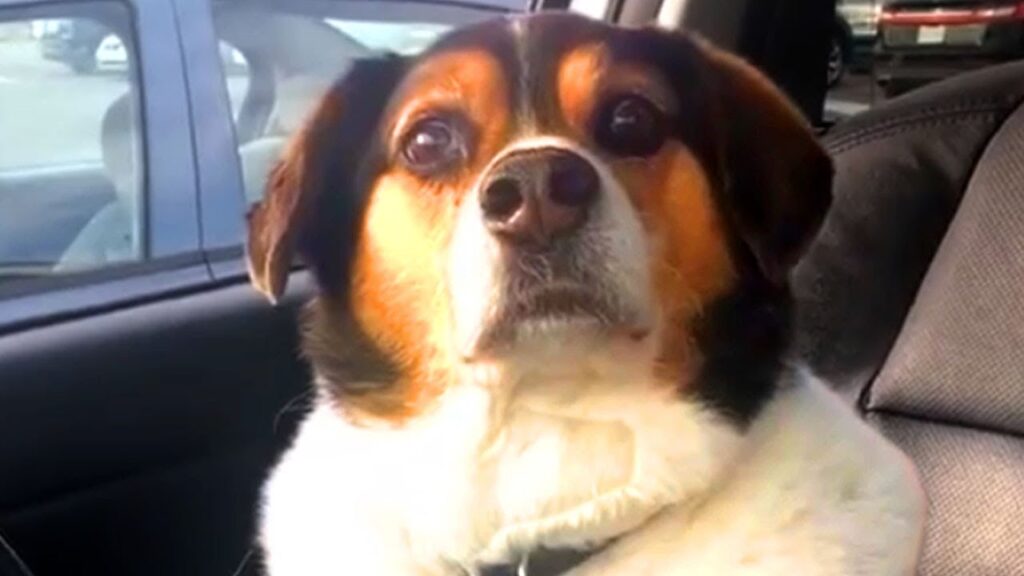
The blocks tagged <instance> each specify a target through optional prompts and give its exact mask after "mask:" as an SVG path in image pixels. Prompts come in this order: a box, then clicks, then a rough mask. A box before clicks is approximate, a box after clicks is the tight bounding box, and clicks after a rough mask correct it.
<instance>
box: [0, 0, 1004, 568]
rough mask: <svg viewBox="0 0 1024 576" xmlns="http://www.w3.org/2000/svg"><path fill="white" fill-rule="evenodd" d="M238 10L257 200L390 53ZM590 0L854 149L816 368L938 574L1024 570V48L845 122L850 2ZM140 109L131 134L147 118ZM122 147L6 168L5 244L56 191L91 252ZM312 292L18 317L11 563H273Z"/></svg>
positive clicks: (228, 24) (12, 355)
mask: <svg viewBox="0 0 1024 576" xmlns="http://www.w3.org/2000/svg"><path fill="white" fill-rule="evenodd" d="M565 5H566V4H565V3H564V2H561V3H557V5H556V3H555V2H552V3H551V4H550V5H547V4H545V3H544V2H534V3H532V4H531V6H532V7H533V8H534V9H563V8H564V7H565ZM236 6H237V5H234V4H228V3H225V4H219V5H215V6H214V16H215V18H216V22H217V28H218V34H219V35H220V36H221V37H222V39H223V40H224V41H226V42H227V43H228V44H230V45H231V46H233V47H235V48H237V49H238V50H239V51H240V52H241V53H242V54H243V55H244V57H245V60H246V63H247V70H248V72H247V73H248V75H249V83H250V84H249V89H248V91H247V92H246V95H245V97H244V99H243V100H242V103H241V104H240V108H239V109H238V110H236V111H235V112H236V116H237V117H238V120H237V123H236V137H237V138H238V140H239V141H238V145H239V155H240V163H239V164H240V168H239V169H240V171H241V173H242V178H243V180H244V184H245V193H246V199H247V200H248V201H249V202H250V203H251V202H254V201H257V200H258V199H259V198H260V197H261V194H262V188H263V185H264V182H265V178H266V173H267V171H268V170H269V167H270V166H272V164H273V162H274V160H275V159H276V157H277V155H278V154H279V153H280V150H281V147H282V146H283V144H284V142H285V141H286V138H287V135H288V134H289V133H291V132H293V131H294V130H295V129H296V128H297V127H298V126H299V125H300V124H301V122H302V119H303V115H304V113H305V112H306V111H307V110H308V109H309V107H310V106H311V105H312V104H313V102H315V100H316V98H317V96H318V95H319V94H321V93H322V91H323V90H324V89H326V87H327V86H328V85H329V82H331V81H332V80H333V79H334V77H335V76H336V75H338V74H340V73H343V71H344V70H345V66H346V64H347V63H348V62H350V61H351V58H353V57H354V56H355V55H360V54H364V53H366V52H364V51H365V50H366V49H365V47H361V45H359V44H358V43H357V42H355V41H354V40H352V39H351V38H347V37H345V36H344V35H342V34H340V33H338V32H337V31H336V30H333V29H330V28H329V27H327V26H326V25H323V22H322V20H321V19H317V18H314V17H303V16H298V15H296V16H294V17H288V16H283V15H281V14H280V13H277V14H276V15H275V14H271V13H267V12H261V11H260V10H258V9H252V10H249V9H248V8H246V9H241V8H236ZM569 7H570V8H571V9H575V10H578V11H581V12H584V13H587V14H591V15H594V16H597V17H604V18H608V19H610V20H615V21H618V22H620V23H624V24H639V23H644V22H649V21H652V20H657V21H658V22H659V23H660V24H662V25H671V26H683V27H685V28H688V29H692V30H697V31H699V32H700V33H701V34H703V35H705V36H707V37H709V38H710V39H712V40H713V41H716V42H718V43H719V44H721V45H723V46H726V47H729V48H732V49H734V50H735V51H737V52H739V53H741V54H743V55H744V56H745V57H747V58H748V59H750V60H751V61H752V62H754V63H755V64H757V65H758V66H760V67H761V68H762V69H763V70H765V71H766V73H767V74H768V75H769V76H771V77H772V78H773V79H774V80H775V81H776V82H777V83H779V84H780V85H781V86H782V87H783V89H784V90H785V91H786V92H787V93H788V94H789V95H790V96H791V97H792V98H793V100H794V101H795V102H796V103H797V104H798V106H799V107H800V108H801V109H802V110H803V111H804V112H805V113H806V114H807V116H808V119H809V121H810V122H812V123H813V124H815V125H816V127H817V128H818V129H819V132H820V133H821V138H822V142H823V144H824V145H825V147H826V148H827V150H828V151H829V152H830V153H831V154H832V156H833V158H834V162H835V167H836V179H835V183H834V201H833V206H832V208H831V210H830V212H829V215H828V216H827V218H826V221H825V223H824V225H823V228H822V231H821V233H820V234H819V236H818V238H817V239H816V241H815V242H814V244H813V245H812V246H811V248H810V250H809V251H808V253H807V254H806V256H805V257H804V259H803V260H802V261H801V262H800V263H799V265H798V266H797V268H796V269H795V271H794V273H793V276H792V279H791V281H792V286H793V289H794V293H795V297H796V301H797V311H798V316H797V334H796V345H795V349H794V351H793V354H794V359H795V360H797V361H802V362H806V363H807V364H808V365H809V367H810V368H811V369H812V370H813V371H815V372H816V373H818V374H819V375H821V376H822V377H823V378H825V379H826V380H827V381H828V382H829V383H830V384H831V385H833V386H834V388H835V390H836V391H837V392H838V393H839V394H840V395H841V396H842V397H843V398H844V399H846V400H847V401H848V402H849V405H850V406H851V408H852V409H855V410H857V411H859V413H860V414H862V416H863V417H864V418H865V419H866V420H867V421H868V422H869V423H871V424H872V425H873V426H876V427H877V428H878V429H879V430H881V431H882V432H883V433H884V434H885V435H886V436H887V437H889V438H891V439H892V440H893V441H894V442H896V443H897V444H898V445H899V446H900V447H901V448H902V449H903V450H904V451H905V452H906V453H907V454H908V455H909V456H910V457H911V458H912V459H913V461H914V463H915V464H916V465H917V467H918V469H919V471H920V474H921V477H922V480H923V482H924V485H925V488H926V491H927V495H928V499H929V519H928V528H927V534H926V539H925V547H924V552H923V557H922V560H921V564H920V571H919V573H920V574H922V575H925V576H961V575H989V574H991V575H994V576H996V575H998V576H1004V575H1012V574H1024V557H1022V556H1021V554H1019V550H1021V549H1024V534H1022V533H1021V531H1020V530H1019V529H1018V528H1019V520H1020V519H1021V518H1024V440H1022V437H1024V193H1022V191H1024V61H1021V60H1018V61H1013V62H1007V63H1002V64H997V65H992V66H986V67H984V68H982V69H979V70H975V71H968V72H965V73H962V74H958V75H956V76H954V77H952V78H949V79H945V80H941V81H937V82H934V83H931V84H928V85H926V86H923V87H921V88H917V89H915V90H913V91H910V92H908V93H906V94H904V95H901V96H899V97H896V98H894V99H889V100H886V101H884V102H882V103H880V104H877V105H875V106H873V107H871V109H870V110H867V111H865V112H862V113H858V114H856V115H852V116H850V117H849V118H843V119H842V120H840V121H834V120H831V119H826V118H825V116H824V114H823V110H824V108H825V102H826V98H827V97H828V94H827V77H826V70H827V67H828V52H829V46H830V40H831V39H830V33H831V32H830V31H831V30H832V29H833V24H832V23H833V21H834V18H835V6H834V4H833V3H832V2H822V1H816V0H736V1H735V2H731V3H730V4H729V8H730V9H728V10H726V9H723V8H722V6H721V4H720V3H719V0H686V1H683V0H663V1H659V0H615V1H612V2H607V3H602V2H595V1H586V2H579V1H578V2H570V3H569ZM233 11H234V12H233ZM238 14H241V15H240V16H239V15H238ZM295 34H300V35H303V36H304V37H309V38H314V39H318V38H320V36H319V35H320V34H322V41H316V42H315V44H316V46H317V47H316V50H317V56H316V58H313V59H312V60H311V59H310V57H309V56H308V55H306V54H299V53H295V52H294V50H296V48H295V44H294V43H289V42H287V41H283V40H284V39H286V38H288V37H289V36H290V35H295ZM268 38H280V39H282V41H280V42H274V41H268ZM311 61H313V62H317V63H318V64H317V65H316V66H315V67H310V65H309V63H310V62H311ZM126 101H127V100H126V99H122V100H119V102H120V104H115V105H114V106H113V107H112V108H111V110H110V111H109V112H108V116H110V118H109V119H108V122H110V123H114V122H115V121H118V115H121V116H120V120H119V121H120V122H123V121H124V120H125V118H126V117H125V116H123V114H124V113H125V109H126V108H129V107H127V106H125V105H124V102H126ZM106 123H107V122H105V124H106ZM765 145H766V146H770V145H771V143H765ZM107 152H108V148H107V147H106V146H105V147H104V161H105V163H106V166H107V168H106V169H104V168H103V167H102V166H99V167H89V168H86V169H75V170H71V171H55V172H53V173H46V174H43V175H41V176H39V177H38V178H35V177H30V176H28V175H14V176H7V175H3V176H0V177H2V178H3V179H2V180H0V229H2V230H4V235H5V236H6V235H7V230H8V228H7V227H8V226H11V227H12V228H11V229H15V228H14V227H15V226H18V225H22V226H27V224H20V222H18V221H15V218H14V217H13V216H10V215H8V216H5V215H4V212H5V210H4V209H3V208H2V207H3V206H4V202H5V201H7V200H6V199H5V196H4V194H5V193H6V191H9V190H15V191H16V195H17V196H19V197H21V194H23V193H24V194H36V195H37V197H38V198H41V199H40V200H37V201H35V203H34V204H33V206H32V208H31V210H27V211H23V212H21V213H20V215H19V216H18V217H17V218H18V219H25V218H28V219H30V220H29V221H30V222H31V219H32V218H39V220H38V221H39V222H41V221H44V220H45V221H46V222H47V223H48V225H50V226H54V227H57V228H59V229H61V230H64V231H66V232H65V234H64V235H63V236H61V238H62V239H63V240H62V241H66V242H67V244H65V246H67V245H70V244H71V241H72V239H73V238H74V237H75V236H76V235H77V236H81V235H82V234H85V233H86V232H85V230H82V229H83V228H84V227H86V224H87V223H88V222H89V220H90V219H92V218H100V214H101V213H102V210H104V209H105V208H104V206H107V205H109V204H110V203H111V202H114V201H115V198H116V197H117V195H116V193H115V190H116V185H115V184H114V182H116V181H117V178H116V173H118V172H119V171H122V169H120V168H111V166H112V164H111V162H110V160H112V159H114V158H115V155H116V154H118V152H116V151H115V150H114V149H113V148H111V149H110V150H109V152H110V153H111V155H112V156H111V158H107V156H106V155H107ZM122 152H123V150H122ZM121 158H123V155H122V156H121ZM115 162H116V160H115ZM106 170H111V172H109V173H108V172H106ZM72 183H73V184H74V189H75V190H76V191H77V194H78V199H77V200H76V201H75V205H76V206H80V208H76V210H80V212H78V211H76V212H75V213H73V214H69V213H66V212H65V213H61V212H60V211H59V210H56V211H55V212H54V213H49V212H47V213H46V217H45V219H44V218H42V216H38V215H39V214H41V213H43V212H45V211H47V210H48V208H47V206H48V204H47V202H49V200H47V199H46V198H47V194H48V191H50V190H52V191H60V190H64V189H68V187H69V186H70V185H71V184H72ZM54 193H56V192H54ZM9 214H10V213H9ZM26 215H27V216H26ZM79 231H80V232H79ZM0 247H2V246H0ZM51 252H52V253H61V252H57V251H56V250H51ZM2 281H3V280H2V279H0V282H2ZM312 293H313V287H312V282H311V280H310V279H309V278H308V277H307V276H306V274H305V273H304V272H303V271H301V270H297V271H296V272H295V277H294V278H293V279H292V282H291V286H290V288H289V292H288V294H287V295H286V297H285V299H284V300H283V301H282V302H281V303H280V304H279V305H278V306H276V307H270V306H268V305H266V303H265V302H264V301H263V300H262V299H261V298H260V297H259V296H258V295H257V294H256V293H255V292H254V291H253V290H252V289H251V288H250V287H249V285H248V283H247V279H246V278H245V276H244V272H240V273H238V274H236V275H235V276H234V277H231V278H226V279H221V280H219V281H218V282H216V283H213V284H211V285H209V286H208V287H206V288H205V289H202V290H193V291H187V292H179V293H171V294H169V295H165V296H161V297H159V298H152V299H148V300H145V301H139V302H134V303H131V304H130V305H118V306H111V307H109V308H102V309H94V310H89V311H87V312H84V313H82V314H79V315H77V316H74V317H71V318H65V319H62V320H60V321H53V320H48V321H46V322H40V323H37V324H31V325H18V326H16V327H15V328H10V329H6V331H5V330H4V329H3V328H2V324H0V438H3V440H0V463H3V465H2V466H0V469H2V471H0V575H3V576H8V575H17V576H25V575H29V574H32V575H35V576H63V575H69V574H76V575H77V574H86V575H92V574H95V575H135V574H139V575H143V574H145V575H162V574H167V575H185V574H188V575H201V576H205V575H210V576H231V575H235V574H258V573H259V567H258V562H256V561H254V560H253V559H252V558H251V556H252V551H253V541H252V535H253V527H254V522H255V518H256V514H257V510H258V501H259V489H260V485H261V483H262V481H263V480H264V478H265V476H266V473H267V470H268V469H269V467H270V465H271V464H272V463H273V462H274V461H275V459H276V458H277V456H278V455H279V454H280V452H281V450H282V449H283V447H284V446H285V445H286V443H287V441H288V440H289V438H290V437H291V435H292V433H293V431H294V427H295V424H296V422H297V421H298V417H299V415H301V414H302V412H303V410H305V409H306V408H307V407H308V406H309V402H308V401H309V398H310V394H311V393H312V391H311V389H310V388H309V386H308V382H309V378H310V375H309V373H308V370H307V368H306V365H305V364H304V362H303V361H302V359H301V357H300V356H299V354H298V341H297V318H298V317H299V316H300V314H301V309H302V304H303V303H304V302H305V301H306V300H307V299H308V298H309V297H310V296H311V295H312ZM531 576H533V575H531Z"/></svg>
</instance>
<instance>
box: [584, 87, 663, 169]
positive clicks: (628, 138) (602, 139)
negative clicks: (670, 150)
mask: <svg viewBox="0 0 1024 576" xmlns="http://www.w3.org/2000/svg"><path fill="white" fill-rule="evenodd" d="M665 121H666V119H665V117H664V115H663V114H662V113H661V111H660V110H658V107H657V106H655V105H654V104H652V103H651V102H650V101H648V100H647V99H645V98H642V97H640V96H636V95H632V94H630V95H626V96H621V97H619V98H616V99H614V100H612V101H610V102H609V103H608V104H607V105H605V106H604V108H603V110H602V111H601V112H600V114H599V116H598V118H597V126H596V133H595V138H596V140H597V143H598V144H599V145H600V146H602V147H603V148H605V149H606V150H608V151H609V152H611V153H612V154H616V155H618V156H641V157H642V156H650V155H652V154H654V153H655V152H657V151H658V150H659V149H660V148H661V145H662V144H664V143H665V133H666V132H665V128H666V127H665Z"/></svg>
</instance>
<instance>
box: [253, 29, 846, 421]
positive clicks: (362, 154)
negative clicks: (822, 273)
mask: <svg viewBox="0 0 1024 576" xmlns="http://www.w3.org/2000/svg"><path fill="white" fill-rule="evenodd" d="M831 176H832V168H831V164H830V161H829V159H828V157H827V156H826V154H825V153H824V152H823V150H822V149H821V148H820V147H819V146H818V144H817V143H816V141H815V138H814V136H813V133H812V131H811V130H810V129H809V127H807V126H806V125H805V124H804V122H803V121H802V119H801V117H800V115H799V114H798V112H797V111H796V110H795V109H794V108H793V107H792V106H791V105H790V104H789V103H788V101H787V100H786V99H785V98H784V97H783V96H782V95H781V94H780V93H779V92H778V91H777V90H776V89H775V88H774V87H772V85H771V84H770V83H769V82H767V81H766V80H765V79H764V78H763V77H762V76H761V75H760V74H758V73H757V72H756V71H755V70H754V69H752V68H751V67H750V66H748V65H746V64H744V63H742V62H741V61H740V60H738V59H736V58H735V57H732V56H729V55H726V54H724V53H722V52H719V51H717V50H716V49H714V48H711V47H709V46H707V45H705V44H704V43H702V42H699V41H696V40H694V39H692V38H689V37H687V36H685V35H683V34H679V33H670V32H666V31H661V30H656V29H653V28H651V29H622V28H615V27H611V26H607V25H604V24H601V23H598V22H594V21H590V20H585V19H583V18H581V17H576V16H570V15H552V14H548V15H542V16H533V17H529V18H520V19H510V20H500V21H493V22H489V23H486V24H482V25H477V26H475V27H470V28H466V29H463V30H459V31H456V32H454V33H452V34H450V35H448V36H447V37H445V38H444V39H442V40H441V41H440V42H439V43H438V44H436V45H435V46H434V47H433V48H431V49H430V50H429V51H427V52H426V53H425V54H423V55H421V56H419V57H417V58H415V59H412V60H406V59H399V58H393V59H382V60H373V61H363V62H359V63H357V64H356V65H355V66H354V68H353V69H352V70H351V71H350V73H349V74H348V75H347V76H346V77H345V79H343V80H342V81H340V82H339V83H338V84H337V85H336V86H334V87H333V89H332V90H331V91H330V93H329V94H328V95H327V96H326V97H325V98H324V100H323V101H322V103H321V104H320V106H319V108H318V109H317V111H316V112H315V113H314V114H313V115H312V117H311V119H310V120H309V122H308V124H307V125H306V127H305V129H304V130H302V131H301V133H300V134H298V135H297V136H296V137H295V138H294V140H293V141H292V143H291V145H290V147H289V148H288V150H287V151H286V153H285V155H284V158H283V160H282V161H281V163H280V165H279V166H278V167H277V168H276V170H275V171H274V173H273V174H272V177H271V182H270V185H269V188H268V196H267V198H266V200H265V201H264V202H263V203H262V205H260V206H259V207H257V208H256V209H255V211H254V212H253V213H252V214H251V216H250V238H249V246H248V254H249V259H250V262H249V263H250V271H251V275H252V278H253V281H254V283H255V285H256V286H257V287H258V288H259V289H260V290H261V291H263V292H264V293H266V294H267V295H268V296H269V297H271V298H277V297H278V296H279V295H280V293H281V292H282V290H283V289H284V285H285V281H286V278H287V274H288V271H289V268H290V264H291V262H292V257H293V253H294V252H298V254H299V255H300V256H301V257H302V258H303V259H304V260H305V262H306V263H307V264H308V265H309V266H310V267H311V269H312V270H313V272H314V274H315V276H316V278H317V280H318V284H319V286H320V288H321V297H320V299H319V304H318V306H317V308H316V310H317V313H316V317H315V318H314V320H313V323H314V326H315V327H314V328H313V329H312V331H311V332H312V334H311V340H312V348H313V356H314V363H315V364H318V366H317V368H318V369H319V370H320V371H321V373H323V372H331V370H332V369H331V368H330V366H331V365H332V363H334V364H339V362H336V361H335V360H336V358H339V357H342V356H343V352H344V351H341V350H336V349H334V348H338V347H344V346H345V345H349V346H352V344H346V342H342V341H341V340H340V339H339V340H333V341H332V339H331V338H325V337H324V334H325V333H330V332H332V331H334V332H335V333H340V332H339V330H340V329H339V328H338V326H341V325H343V324H344V320H343V318H342V317H343V316H345V317H351V318H353V319H354V320H355V322H354V326H355V327H356V330H355V331H354V332H352V333H348V335H349V336H352V337H353V338H357V337H358V339H359V340H360V341H361V342H364V343H366V344H368V345H369V346H368V347H362V348H357V349H358V350H361V351H365V350H367V349H370V350H373V351H376V352H379V353H381V355H382V356H383V357H384V358H386V359H387V361H388V363H389V364H390V365H391V367H393V368H394V369H395V371H396V375H395V379H394V381H393V382H392V383H390V384H388V385H386V386H380V387H371V388H361V387H359V386H356V385H354V384H353V385H348V384H346V383H344V382H331V383H330V386H329V387H330V389H331V390H333V391H334V392H335V395H336V396H338V397H339V398H340V399H341V400H342V403H344V404H347V405H348V406H349V407H350V408H353V409H359V410H362V411H364V412H369V413H372V414H374V415H375V416H383V417H393V418H401V417H404V416H409V415H412V414H415V413H416V412H417V411H419V410H422V409H423V408H424V407H426V406H427V405H429V404H430V401H431V400H432V399H434V398H436V397H437V396H438V395H439V394H440V393H442V392H443V391H444V389H445V387H447V386H449V385H451V383H452V382H453V378H455V375H456V374H458V373H461V371H462V370H463V369H464V368H466V367H472V366H477V365H483V364H486V365H512V364H518V365H523V364H524V363H525V362H527V360H525V359H526V358H529V363H531V364H532V365H533V366H534V367H535V368H537V367H541V368H542V367H543V366H546V365H551V364H556V363H559V362H561V363H563V364H565V363H568V364H574V363H575V364H581V365H582V364H586V362H583V361H582V358H583V357H596V356H603V357H605V358H608V357H611V358H612V359H613V360H614V362H620V361H621V362H622V363H624V364H629V363H630V360H631V359H641V358H642V359H644V360H642V362H646V363H647V364H649V368H650V370H651V373H652V374H656V375H658V377H659V378H661V379H663V380H665V381H669V382H672V383H673V385H676V386H679V387H680V389H681V390H684V391H685V390H697V392H698V393H702V394H704V395H705V396H706V397H708V398H710V399H711V400H713V401H715V402H717V403H719V404H722V405H723V408H725V409H728V410H732V411H734V412H737V413H742V412H744V411H745V410H747V408H745V406H746V405H747V404H749V405H750V406H751V407H756V405H757V403H758V402H759V401H760V399H761V398H760V396H763V395H764V394H766V393H769V392H770V391H768V390H762V389H761V388H764V387H765V386H767V384H764V383H760V384H759V383H756V382H753V380H754V379H757V378H760V377H762V376H764V377H766V378H772V377H774V375H775V374H774V373H772V374H770V375H767V374H761V372H765V371H768V372H771V371H772V370H775V369H777V367H778V364H779V358H780V356H781V353H782V349H783V348H784V344H785V333H786V330H787V318H788V311H787V308H786V305H787V303H788V299H787V296H788V293H787V286H786V277H787V273H788V271H789V269H790V267H791V266H792V265H793V264H794V263H795V262H796V260H797V259H798V257H799V256H800V255H801V252H802V250H803V249H804V248H805V246H806V245H807V244H808V242H809V240H810V239H811V238H812V237H813V236H814V235H815V234H816V232H817V229H818V227H819V225H820V223H821V221H822V218H823V215H824V213H825V211H826V209H827V207H828V205H829V202H830V184H831ZM356 335H357V336H356ZM552 352H553V353H554V355H552V354H551V353H552ZM614 362H613V363H614ZM744 362H746V363H747V364H746V365H743V364H744ZM730 370H733V371H737V374H736V378H732V377H728V378H721V377H719V378H717V380H719V381H722V382H718V383H716V382H715V380H716V375H717V376H722V375H723V374H726V373H728V372H729V371H730ZM742 370H747V371H749V375H747V376H744V375H743V374H740V373H739V371H742ZM744 374H746V373H744ZM726 375H728V374H726ZM328 376H329V377H328V378H327V380H332V378H331V377H330V375H328ZM737 379H738V380H739V381H740V382H736V381H735V380H737ZM745 379H746V380H751V382H749V383H747V384H744V383H743V382H744V381H745ZM698 380H699V381H700V385H699V386H698V385H696V384H693V383H692V381H698ZM726 380H727V381H728V382H725V381H726ZM716 386H718V387H724V388H725V389H718V388H716ZM759 387H760V388H759ZM733 404H735V405H733ZM739 415H740V416H743V415H744V414H739Z"/></svg>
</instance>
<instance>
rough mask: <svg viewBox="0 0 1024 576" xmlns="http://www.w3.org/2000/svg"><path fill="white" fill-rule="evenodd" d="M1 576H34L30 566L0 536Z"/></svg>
mask: <svg viewBox="0 0 1024 576" xmlns="http://www.w3.org/2000/svg"><path fill="white" fill-rule="evenodd" d="M0 576H32V572H30V571H29V569H28V566H25V563H24V562H22V561H21V558H19V557H18V555H17V554H16V553H15V552H14V548H11V545H10V544H8V543H7V541H6V540H4V538H3V535H0Z"/></svg>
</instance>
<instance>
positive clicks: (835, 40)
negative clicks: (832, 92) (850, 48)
mask: <svg viewBox="0 0 1024 576" xmlns="http://www.w3.org/2000/svg"><path fill="white" fill-rule="evenodd" d="M845 74H846V53H845V51H844V50H843V39H842V37H840V36H839V35H838V34H833V35H832V42H831V45H830V46H829V50H828V87H829V88H832V87H833V86H835V85H836V84H839V82H840V81H842V79H843V75H845Z"/></svg>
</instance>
